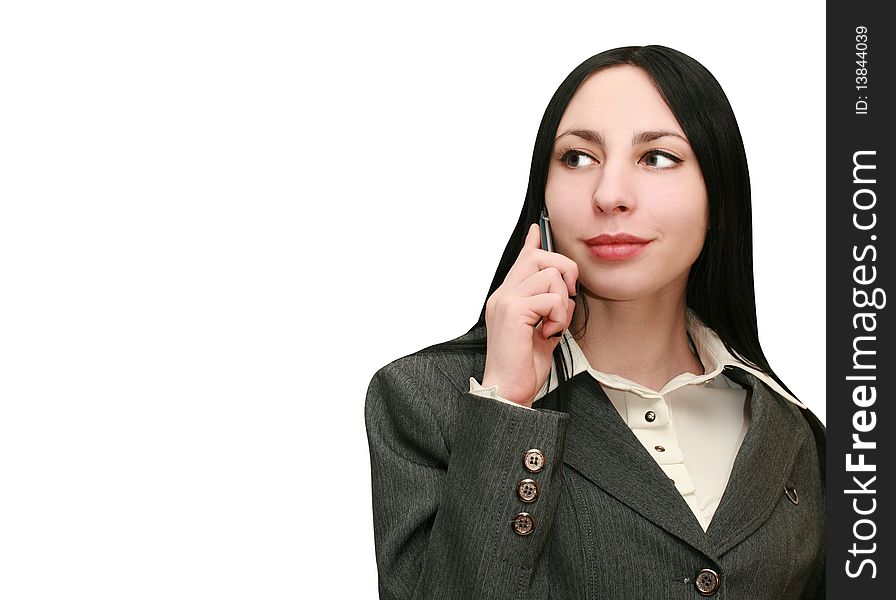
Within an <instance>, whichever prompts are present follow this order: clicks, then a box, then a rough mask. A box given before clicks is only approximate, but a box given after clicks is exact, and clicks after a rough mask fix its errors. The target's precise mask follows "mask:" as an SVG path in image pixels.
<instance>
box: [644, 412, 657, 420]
mask: <svg viewBox="0 0 896 600" xmlns="http://www.w3.org/2000/svg"><path fill="white" fill-rule="evenodd" d="M644 420H645V421H647V422H648V423H653V422H654V421H656V413H655V412H653V411H652V410H648V411H647V412H646V413H644Z"/></svg>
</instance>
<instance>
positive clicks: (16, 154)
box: [0, 0, 825, 599]
mask: <svg viewBox="0 0 896 600" xmlns="http://www.w3.org/2000/svg"><path fill="white" fill-rule="evenodd" d="M11 4H12V6H11ZM17 4H18V7H17V6H16V5H15V4H14V3H8V4H5V5H4V8H3V9H2V12H0V81H2V94H0V186H2V190H0V200H2V214H0V256H2V260H0V281H2V295H0V309H2V310H0V386H2V389H0V407H2V408H0V564H2V565H3V566H2V568H0V572H2V575H0V596H2V597H3V598H8V599H18V598H53V599H58V598H75V597H78V598H80V597H84V598H87V597H89V598H92V599H100V598H115V599H119V598H129V599H136V598H163V597H164V598H190V599H193V598H216V599H220V598H266V599H271V598H326V597H352V598H375V597H376V568H375V563H374V545H373V533H372V519H371V500H370V480H369V479H370V473H369V459H368V454H367V442H366V434H365V431H364V424H363V404H364V396H365V392H366V388H367V384H368V382H369V380H370V377H371V376H372V375H373V373H374V372H375V371H376V370H377V369H378V368H379V367H381V366H383V365H384V364H386V363H387V362H390V361H391V360H394V359H396V358H398V357H400V356H403V355H405V354H408V353H411V352H413V351H415V350H418V349H420V348H422V347H423V346H427V345H430V344H433V343H436V342H439V341H444V340H447V339H450V338H454V337H456V336H458V335H460V334H462V333H464V332H465V331H467V329H469V327H470V326H472V324H473V323H474V322H475V320H476V318H477V317H478V314H479V310H480V309H481V307H482V304H483V302H484V301H485V294H486V292H487V289H488V285H489V283H490V281H491V278H492V276H493V274H494V272H495V270H496V268H497V262H498V259H499V258H500V254H501V251H502V250H503V248H504V244H505V243H506V241H507V238H508V236H509V234H510V231H511V229H512V227H513V224H514V223H515V221H516V218H517V216H518V214H519V210H520V206H521V204H522V201H523V196H524V194H525V191H526V181H527V178H528V169H529V162H530V160H531V152H532V146H533V143H534V139H535V133H536V130H537V128H538V124H539V122H540V120H541V117H542V112H543V111H544V108H545V106H546V105H547V102H548V100H549V99H550V96H551V95H552V94H553V92H554V90H555V89H556V87H557V86H558V85H559V84H560V82H561V81H562V80H563V79H564V78H565V76H566V75H567V74H568V73H569V72H570V71H571V70H572V69H573V68H574V67H575V66H576V65H578V64H579V63H580V62H581V61H582V60H584V59H585V58H587V57H589V56H591V55H593V54H595V53H597V52H599V51H601V50H605V49H607V48H612V47H616V46H621V45H632V44H636V45H640V44H649V43H658V44H665V45H669V46H672V47H674V48H677V49H679V50H682V51H684V52H686V53H687V54H690V55H691V56H693V57H695V58H697V59H698V60H700V61H701V62H702V63H703V64H704V65H705V66H707V67H708V68H709V69H710V71H712V72H713V73H714V74H715V75H716V77H717V78H718V80H719V81H720V82H721V84H722V86H723V88H724V89H725V90H726V92H727V94H728V96H729V98H730V100H731V102H732V105H733V106H734V110H735V113H736V115H737V116H738V119H739V122H740V126H741V130H742V133H743V137H744V141H745V144H746V149H747V156H748V159H749V163H750V171H751V175H752V182H753V192H754V193H753V211H754V236H755V250H756V252H755V257H754V265H755V272H756V296H757V304H758V312H759V327H760V334H761V341H762V344H763V347H764V349H765V352H766V355H767V357H768V359H769V361H770V363H771V365H772V366H773V368H775V369H776V370H777V372H778V374H779V375H780V376H781V377H782V379H783V380H784V381H785V382H786V383H787V384H788V385H789V386H790V387H791V389H792V390H793V391H794V392H795V393H796V394H797V395H798V396H799V397H800V398H802V399H804V401H805V402H806V403H807V404H808V405H809V406H810V407H811V408H812V409H813V410H814V411H815V412H816V413H817V414H819V415H820V416H821V417H822V418H824V414H825V410H824V406H825V389H824V360H825V336H824V333H825V332H824V314H825V313H824V310H825V301H824V252H825V247H824V216H825V205H824V185H823V181H824V140H825V137H824V133H825V131H824V127H825V121H824V108H825V106H824V46H823V42H824V33H823V32H824V14H823V11H822V10H821V9H820V8H819V7H818V4H817V3H813V2H791V3H783V2H775V3H771V2H769V3H766V4H765V5H763V4H762V3H752V4H751V5H750V7H749V9H748V10H745V9H742V8H738V5H734V7H733V8H732V9H730V10H732V11H736V12H728V11H726V9H724V8H723V5H721V4H719V3H717V2H699V3H698V2H691V3H687V2H684V3H683V2H655V3H622V2H612V3H609V2H572V3H555V4H550V3H545V2H532V3H526V2H512V3H509V2H508V3H491V4H479V5H477V4H474V3H459V2H453V3H450V4H447V3H446V4H443V5H441V6H440V7H439V8H432V7H430V6H429V5H427V6H424V5H423V4H422V3H412V2H407V3H390V2H364V3H362V2H349V3H341V4H340V5H334V6H333V7H332V8H329V9H320V8H310V7H312V6H314V5H313V4H311V3H303V4H300V3H295V2H259V1H255V2H197V1H184V0H180V1H177V2H170V1H169V2H159V1H157V2H144V3H134V2H131V3H120V2H111V1H110V2H95V1H94V2H78V3H63V2H55V3H53V2H49V3H48V2H39V1H36V2H29V3H17ZM627 7H630V8H627Z"/></svg>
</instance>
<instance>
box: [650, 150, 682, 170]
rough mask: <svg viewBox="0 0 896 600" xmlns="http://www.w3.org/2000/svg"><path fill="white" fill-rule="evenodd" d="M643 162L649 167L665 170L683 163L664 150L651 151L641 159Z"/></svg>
mask: <svg viewBox="0 0 896 600" xmlns="http://www.w3.org/2000/svg"><path fill="white" fill-rule="evenodd" d="M641 162H643V163H644V164H645V165H647V166H648V167H651V168H654V169H657V170H663V169H671V168H672V167H674V166H675V165H677V164H679V163H681V162H683V161H682V159H680V158H678V157H677V156H675V155H673V154H669V153H668V152H664V151H663V150H651V151H649V152H647V153H646V154H645V155H644V156H642V157H641Z"/></svg>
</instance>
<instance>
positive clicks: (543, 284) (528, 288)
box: [508, 267, 569, 297]
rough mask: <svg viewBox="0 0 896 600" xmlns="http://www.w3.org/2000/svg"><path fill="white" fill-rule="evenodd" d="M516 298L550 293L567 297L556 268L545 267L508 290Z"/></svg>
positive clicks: (566, 291)
mask: <svg viewBox="0 0 896 600" xmlns="http://www.w3.org/2000/svg"><path fill="white" fill-rule="evenodd" d="M508 289H509V290H511V291H512V293H514V294H516V295H518V296H534V295H535V294H544V293H551V294H557V295H558V296H564V297H568V296H569V294H568V290H567V287H566V282H564V281H563V277H562V275H561V273H560V269H558V268H557V267H546V268H544V269H542V270H540V271H536V272H535V273H532V274H531V275H529V276H528V277H526V278H525V279H524V280H522V281H521V282H519V283H518V284H517V285H516V286H515V287H512V288H508Z"/></svg>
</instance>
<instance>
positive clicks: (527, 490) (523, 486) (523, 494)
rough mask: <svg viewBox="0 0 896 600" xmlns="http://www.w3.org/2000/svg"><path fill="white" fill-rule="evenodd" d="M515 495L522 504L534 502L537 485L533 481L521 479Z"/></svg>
mask: <svg viewBox="0 0 896 600" xmlns="http://www.w3.org/2000/svg"><path fill="white" fill-rule="evenodd" d="M516 495H517V496H519V498H520V500H522V501H523V502H526V503H529V502H535V501H536V500H537V499H538V483H536V482H535V480H533V479H523V480H522V481H521V482H519V484H518V485H517V486H516Z"/></svg>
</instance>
